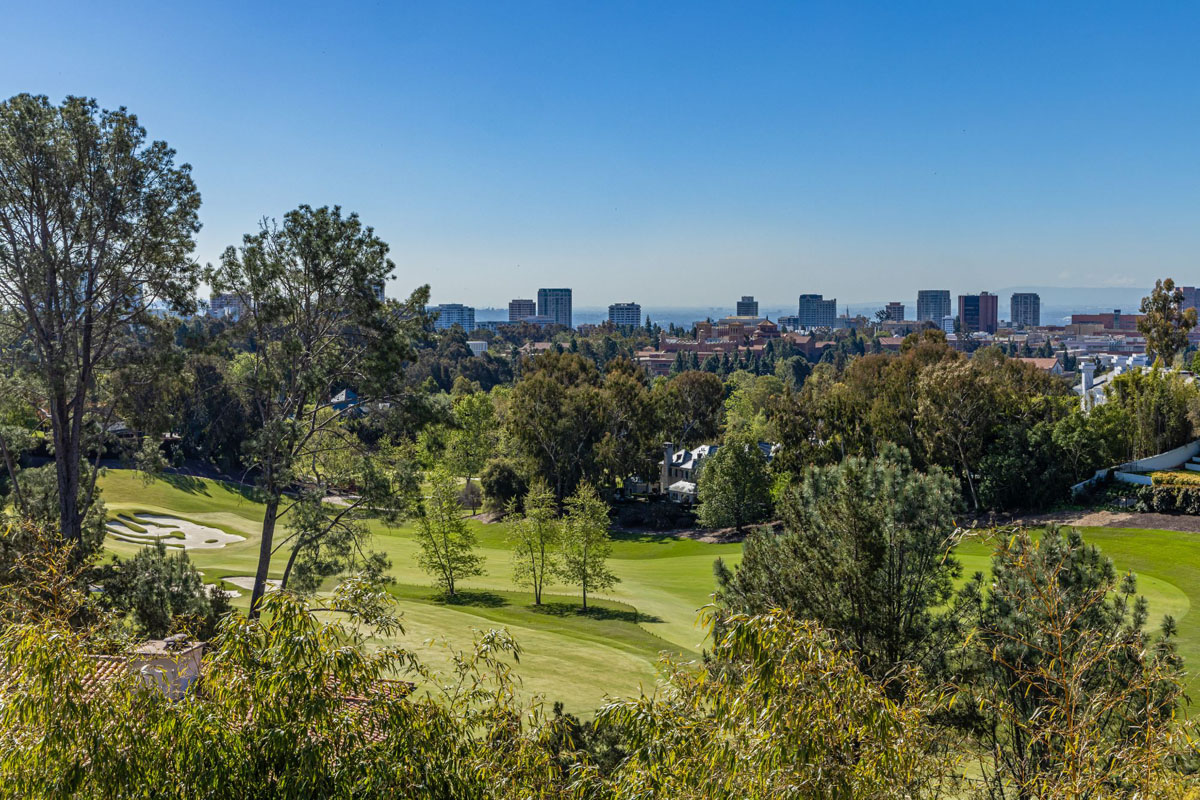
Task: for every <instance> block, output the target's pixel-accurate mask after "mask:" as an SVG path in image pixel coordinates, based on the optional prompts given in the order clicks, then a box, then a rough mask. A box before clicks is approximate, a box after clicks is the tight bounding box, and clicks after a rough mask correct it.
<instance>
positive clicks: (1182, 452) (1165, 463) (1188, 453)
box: [1118, 439, 1200, 472]
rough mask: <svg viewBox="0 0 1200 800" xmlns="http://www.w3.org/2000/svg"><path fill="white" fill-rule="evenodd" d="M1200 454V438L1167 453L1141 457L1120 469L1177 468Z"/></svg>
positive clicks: (1150, 470) (1139, 470) (1150, 469)
mask: <svg viewBox="0 0 1200 800" xmlns="http://www.w3.org/2000/svg"><path fill="white" fill-rule="evenodd" d="M1197 455H1200V439H1197V440H1196V441H1194V442H1188V443H1187V444H1185V445H1184V446H1183V447H1176V448H1175V449H1174V450H1168V451H1167V452H1165V453H1159V454H1158V455H1156V456H1150V457H1149V458H1139V459H1138V460H1137V461H1130V462H1127V463H1125V464H1122V465H1121V466H1120V467H1118V469H1120V470H1121V471H1122V472H1153V471H1155V470H1160V469H1176V468H1178V467H1179V466H1181V465H1182V464H1185V463H1187V462H1188V461H1189V460H1191V458H1192V456H1197Z"/></svg>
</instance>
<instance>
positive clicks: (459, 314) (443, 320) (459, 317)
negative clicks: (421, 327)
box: [429, 303, 475, 333]
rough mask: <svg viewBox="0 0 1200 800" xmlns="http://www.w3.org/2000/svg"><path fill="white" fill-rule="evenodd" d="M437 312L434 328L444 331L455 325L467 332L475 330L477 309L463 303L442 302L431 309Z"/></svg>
mask: <svg viewBox="0 0 1200 800" xmlns="http://www.w3.org/2000/svg"><path fill="white" fill-rule="evenodd" d="M429 310H430V311H431V312H436V313H437V315H438V317H437V319H436V320H434V322H433V328H434V330H439V331H444V330H449V329H450V328H453V327H454V326H455V325H457V326H458V327H460V328H462V329H463V331H464V332H465V333H470V332H471V331H473V330H475V309H474V308H472V307H471V306H464V305H463V304H462V303H442V304H441V305H440V306H433V307H432V308H430V309H429Z"/></svg>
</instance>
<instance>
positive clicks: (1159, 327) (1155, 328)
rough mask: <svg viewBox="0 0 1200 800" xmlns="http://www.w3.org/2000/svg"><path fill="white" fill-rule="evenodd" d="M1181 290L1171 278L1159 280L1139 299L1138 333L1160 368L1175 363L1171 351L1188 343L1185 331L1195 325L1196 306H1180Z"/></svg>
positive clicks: (1182, 349)
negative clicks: (1159, 361)
mask: <svg viewBox="0 0 1200 800" xmlns="http://www.w3.org/2000/svg"><path fill="white" fill-rule="evenodd" d="M1183 304H1184V297H1183V290H1182V289H1180V288H1178V287H1176V286H1175V281H1174V280H1173V279H1171V278H1167V279H1165V280H1163V279H1159V280H1157V281H1155V282H1154V288H1153V289H1152V290H1151V291H1150V294H1149V296H1147V297H1143V298H1142V305H1141V308H1140V311H1141V312H1142V318H1141V319H1139V320H1138V332H1139V333H1141V334H1142V336H1145V337H1146V354H1147V355H1150V356H1157V357H1158V359H1160V360H1161V361H1162V364H1163V366H1164V367H1168V368H1169V367H1171V366H1172V365H1173V364H1174V363H1175V354H1176V353H1181V352H1183V351H1184V350H1186V349H1187V346H1188V331H1190V330H1191V329H1192V328H1194V327H1196V309H1194V308H1184V306H1183Z"/></svg>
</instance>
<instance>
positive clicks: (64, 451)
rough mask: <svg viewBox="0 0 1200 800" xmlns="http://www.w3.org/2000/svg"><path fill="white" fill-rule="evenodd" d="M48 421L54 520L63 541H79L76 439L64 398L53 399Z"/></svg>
mask: <svg viewBox="0 0 1200 800" xmlns="http://www.w3.org/2000/svg"><path fill="white" fill-rule="evenodd" d="M52 408H53V409H54V411H53V414H52V418H51V423H52V425H53V429H54V430H53V437H54V468H55V473H56V475H57V477H58V522H59V528H60V529H61V530H60V534H61V535H62V538H63V541H65V542H67V543H70V544H79V543H81V542H82V541H83V523H82V520H81V519H80V514H79V460H80V453H79V441H78V440H75V441H71V438H72V437H71V434H70V429H71V421H70V419H69V418H68V414H67V402H66V399H65V398H61V397H59V398H55V399H54V402H53V404H52Z"/></svg>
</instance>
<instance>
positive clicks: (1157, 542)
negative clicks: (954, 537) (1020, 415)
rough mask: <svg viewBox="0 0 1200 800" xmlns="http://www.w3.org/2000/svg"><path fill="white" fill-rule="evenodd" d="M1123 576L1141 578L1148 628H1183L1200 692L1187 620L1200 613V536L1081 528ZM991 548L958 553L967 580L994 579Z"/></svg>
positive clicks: (1197, 658) (967, 545)
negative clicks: (1166, 620) (1167, 619)
mask: <svg viewBox="0 0 1200 800" xmlns="http://www.w3.org/2000/svg"><path fill="white" fill-rule="evenodd" d="M1080 532H1081V533H1082V534H1083V538H1084V541H1086V542H1088V543H1089V544H1094V545H1096V546H1097V547H1099V548H1100V550H1101V551H1102V552H1103V553H1104V554H1105V555H1107V556H1108V557H1109V558H1111V559H1112V560H1113V564H1114V565H1115V566H1116V568H1117V569H1118V570H1120V571H1121V572H1125V571H1128V570H1132V571H1133V572H1134V573H1135V574H1136V575H1137V588H1138V594H1140V595H1142V596H1144V597H1145V598H1146V601H1147V603H1148V604H1149V609H1150V624H1151V625H1153V626H1154V627H1157V626H1158V623H1159V621H1160V620H1161V619H1162V618H1163V616H1165V615H1167V614H1170V615H1171V616H1173V617H1174V618H1175V621H1176V622H1177V623H1178V624H1179V634H1178V645H1179V653H1180V655H1182V656H1183V657H1184V662H1185V664H1186V665H1187V666H1188V668H1189V673H1190V674H1189V685H1190V689H1191V692H1192V693H1193V694H1195V692H1196V690H1197V689H1200V625H1197V624H1195V623H1196V618H1189V614H1190V613H1191V609H1192V608H1196V609H1198V610H1200V534H1195V533H1180V532H1177V531H1160V530H1146V529H1139V528H1080ZM992 549H993V544H992V543H991V542H989V541H987V540H985V539H981V540H973V541H967V542H964V543H963V544H962V545H961V546H960V547H959V550H958V558H959V561H961V562H962V564H963V579H964V580H965V579H966V578H967V577H969V576H970V575H972V574H974V573H975V572H982V573H984V574H985V575H988V574H990V562H991V552H992Z"/></svg>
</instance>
